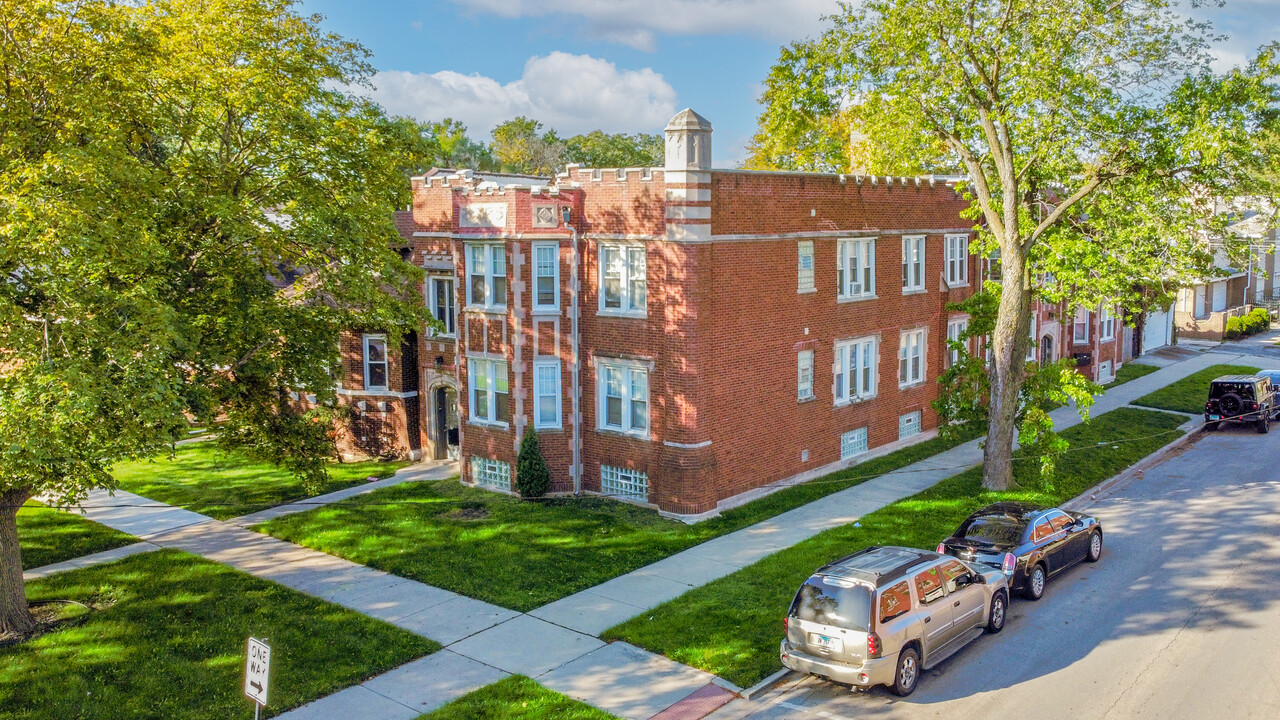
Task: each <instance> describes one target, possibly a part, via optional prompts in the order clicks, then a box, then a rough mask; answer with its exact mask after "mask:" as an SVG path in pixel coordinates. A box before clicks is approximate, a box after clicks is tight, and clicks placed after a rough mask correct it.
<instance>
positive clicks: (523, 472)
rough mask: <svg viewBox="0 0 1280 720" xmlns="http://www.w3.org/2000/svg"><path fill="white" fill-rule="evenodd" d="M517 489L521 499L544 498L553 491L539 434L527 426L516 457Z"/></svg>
mask: <svg viewBox="0 0 1280 720" xmlns="http://www.w3.org/2000/svg"><path fill="white" fill-rule="evenodd" d="M516 488H517V489H518V490H519V491H520V496H521V497H542V496H543V495H546V494H547V491H548V490H550V489H551V471H550V470H549V469H548V468H547V461H546V459H545V458H543V457H542V448H541V447H540V446H539V445H538V432H537V431H536V430H534V429H533V427H532V426H526V427H525V429H524V435H522V436H521V437H520V454H519V455H517V456H516Z"/></svg>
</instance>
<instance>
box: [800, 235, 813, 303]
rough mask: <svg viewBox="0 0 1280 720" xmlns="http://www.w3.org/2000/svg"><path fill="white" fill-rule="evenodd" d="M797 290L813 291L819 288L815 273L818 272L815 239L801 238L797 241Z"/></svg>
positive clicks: (803, 291)
mask: <svg viewBox="0 0 1280 720" xmlns="http://www.w3.org/2000/svg"><path fill="white" fill-rule="evenodd" d="M796 255H797V257H796V292H802V293H806V292H813V291H815V290H817V285H816V284H815V280H814V275H815V274H816V273H817V262H816V260H815V257H814V254H813V241H812V240H800V241H798V242H797V243H796Z"/></svg>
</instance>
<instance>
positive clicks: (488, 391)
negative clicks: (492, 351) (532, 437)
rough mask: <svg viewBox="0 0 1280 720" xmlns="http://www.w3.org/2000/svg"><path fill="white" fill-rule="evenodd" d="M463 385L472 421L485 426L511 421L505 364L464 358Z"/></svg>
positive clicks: (501, 361)
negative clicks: (469, 405)
mask: <svg viewBox="0 0 1280 720" xmlns="http://www.w3.org/2000/svg"><path fill="white" fill-rule="evenodd" d="M467 381H468V384H469V385H470V390H471V397H470V400H471V419H472V420H474V421H476V422H486V423H505V422H510V421H511V395H510V392H509V390H508V386H507V362H506V361H505V360H488V359H485V358H468V359H467Z"/></svg>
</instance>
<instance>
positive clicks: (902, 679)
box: [889, 648, 920, 697]
mask: <svg viewBox="0 0 1280 720" xmlns="http://www.w3.org/2000/svg"><path fill="white" fill-rule="evenodd" d="M919 680H920V654H919V653H917V652H916V649H915V648H904V649H903V650H902V652H900V653H898V672H897V673H896V674H895V675H894V676H893V687H891V688H889V689H890V690H891V691H893V694H894V695H897V696H899V697H906V696H908V695H910V694H911V693H912V692H914V691H915V689H916V682H917V681H919Z"/></svg>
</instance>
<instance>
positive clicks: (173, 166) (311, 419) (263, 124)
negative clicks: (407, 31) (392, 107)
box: [0, 0, 426, 634]
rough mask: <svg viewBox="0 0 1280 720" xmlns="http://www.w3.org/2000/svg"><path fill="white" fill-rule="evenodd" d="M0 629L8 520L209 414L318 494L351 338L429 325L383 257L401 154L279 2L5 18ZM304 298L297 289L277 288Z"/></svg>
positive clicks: (181, 4)
mask: <svg viewBox="0 0 1280 720" xmlns="http://www.w3.org/2000/svg"><path fill="white" fill-rule="evenodd" d="M0 29H2V30H3V32H0V107H3V112H2V113H0V274H2V275H3V278H4V280H3V282H0V634H2V633H7V632H17V633H25V632H27V631H30V630H31V629H32V627H33V622H32V618H31V615H30V613H29V612H28V609H27V605H26V600H25V597H24V591H23V584H22V563H21V557H20V554H19V550H18V540H17V530H16V525H15V513H16V510H17V508H18V507H19V506H20V505H22V504H23V502H25V501H26V500H27V499H28V498H30V497H32V496H34V495H37V494H39V495H41V496H44V497H47V498H48V499H50V500H51V501H52V502H55V503H60V504H73V503H76V502H79V501H81V500H83V498H84V497H85V494H86V493H87V491H89V490H91V489H93V488H111V487H112V486H113V484H114V481H113V479H112V476H111V468H112V467H113V465H114V464H115V463H116V462H117V461H119V460H121V459H124V458H136V457H141V456H148V455H153V454H155V453H158V452H161V451H164V450H166V449H168V448H171V447H172V442H173V441H174V440H175V439H177V438H178V437H180V436H181V435H182V434H183V428H184V426H185V421H184V419H183V414H184V413H190V414H193V415H195V416H196V417H197V418H200V419H203V420H205V421H208V420H211V419H212V418H213V416H214V415H215V414H217V413H225V416H226V420H227V422H226V425H225V429H224V431H223V432H224V435H223V438H222V441H224V442H228V443H236V444H239V445H242V446H245V447H247V448H248V449H249V450H250V451H252V452H253V453H254V454H256V455H258V456H261V457H266V458H269V459H271V460H273V461H276V462H280V463H283V464H285V465H286V466H287V467H289V468H290V469H292V470H293V471H294V472H296V473H298V474H299V475H301V476H302V477H303V478H304V479H306V480H307V481H308V482H310V483H312V484H313V485H314V484H318V483H319V482H322V481H323V479H324V477H325V473H326V470H325V468H326V465H325V459H326V457H328V456H329V455H330V454H331V452H332V444H331V442H330V441H329V440H328V439H327V437H328V434H329V427H328V425H327V410H321V411H319V412H314V413H302V412H300V411H299V410H297V409H296V407H295V404H294V403H293V401H292V400H291V395H290V392H291V391H296V392H305V393H313V394H315V395H316V396H317V398H318V400H319V403H320V404H321V405H322V406H330V405H332V404H333V401H334V379H333V377H332V375H331V368H334V367H337V366H338V360H339V358H338V356H337V347H338V342H337V340H338V333H339V330H340V328H343V327H353V326H355V327H380V328H387V329H388V330H389V335H390V336H391V337H390V339H391V341H392V342H395V341H396V337H397V334H396V329H397V328H402V327H421V325H422V323H424V322H426V314H425V313H424V311H423V310H422V307H421V300H420V299H419V298H418V297H417V295H418V293H415V292H404V293H403V294H402V293H400V292H388V291H387V290H388V289H389V288H390V289H400V288H412V287H416V283H417V282H419V281H420V274H419V273H418V271H416V270H415V269H414V268H413V267H412V266H411V265H409V264H408V263H406V262H404V261H403V260H401V258H400V256H399V255H398V254H397V253H396V252H394V251H393V250H392V249H391V246H392V244H393V243H394V242H395V241H397V240H398V237H397V235H396V233H395V229H394V226H393V224H392V219H391V213H390V212H389V209H390V208H394V207H399V206H403V205H404V204H405V202H407V199H408V193H407V183H405V179H404V175H403V170H404V169H405V167H406V166H407V163H408V160H407V156H408V154H410V153H411V152H412V150H413V148H412V147H408V146H406V145H405V143H404V142H403V140H404V134H403V133H399V132H396V131H395V128H394V127H393V126H392V125H391V124H390V123H389V122H388V121H387V119H386V118H385V117H384V116H383V114H382V113H381V111H380V110H379V109H378V108H376V107H375V106H372V105H370V104H368V103H366V102H365V101H362V100H359V99H357V98H355V97H353V96H351V95H350V94H348V93H346V92H344V91H342V90H339V89H336V88H345V87H349V86H351V85H352V84H359V83H362V82H365V81H366V80H367V78H368V77H370V75H371V73H372V69H371V68H370V67H369V65H368V64H367V63H366V62H365V58H366V56H367V53H366V51H365V50H364V49H363V48H361V47H360V46H359V45H357V44H355V43H352V42H349V41H346V40H344V39H342V38H340V37H337V36H334V35H330V34H327V33H325V32H323V31H322V30H321V29H320V27H319V23H318V19H317V18H315V17H304V16H301V15H299V14H298V13H296V12H295V11H294V6H293V4H292V3H291V2H289V1H288V0H156V1H155V2H149V3H116V2H108V1H106V0H80V1H76V2H69V1H65V0H24V1H23V2H19V3H4V4H0ZM292 280H296V282H292V283H290V281H292Z"/></svg>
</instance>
